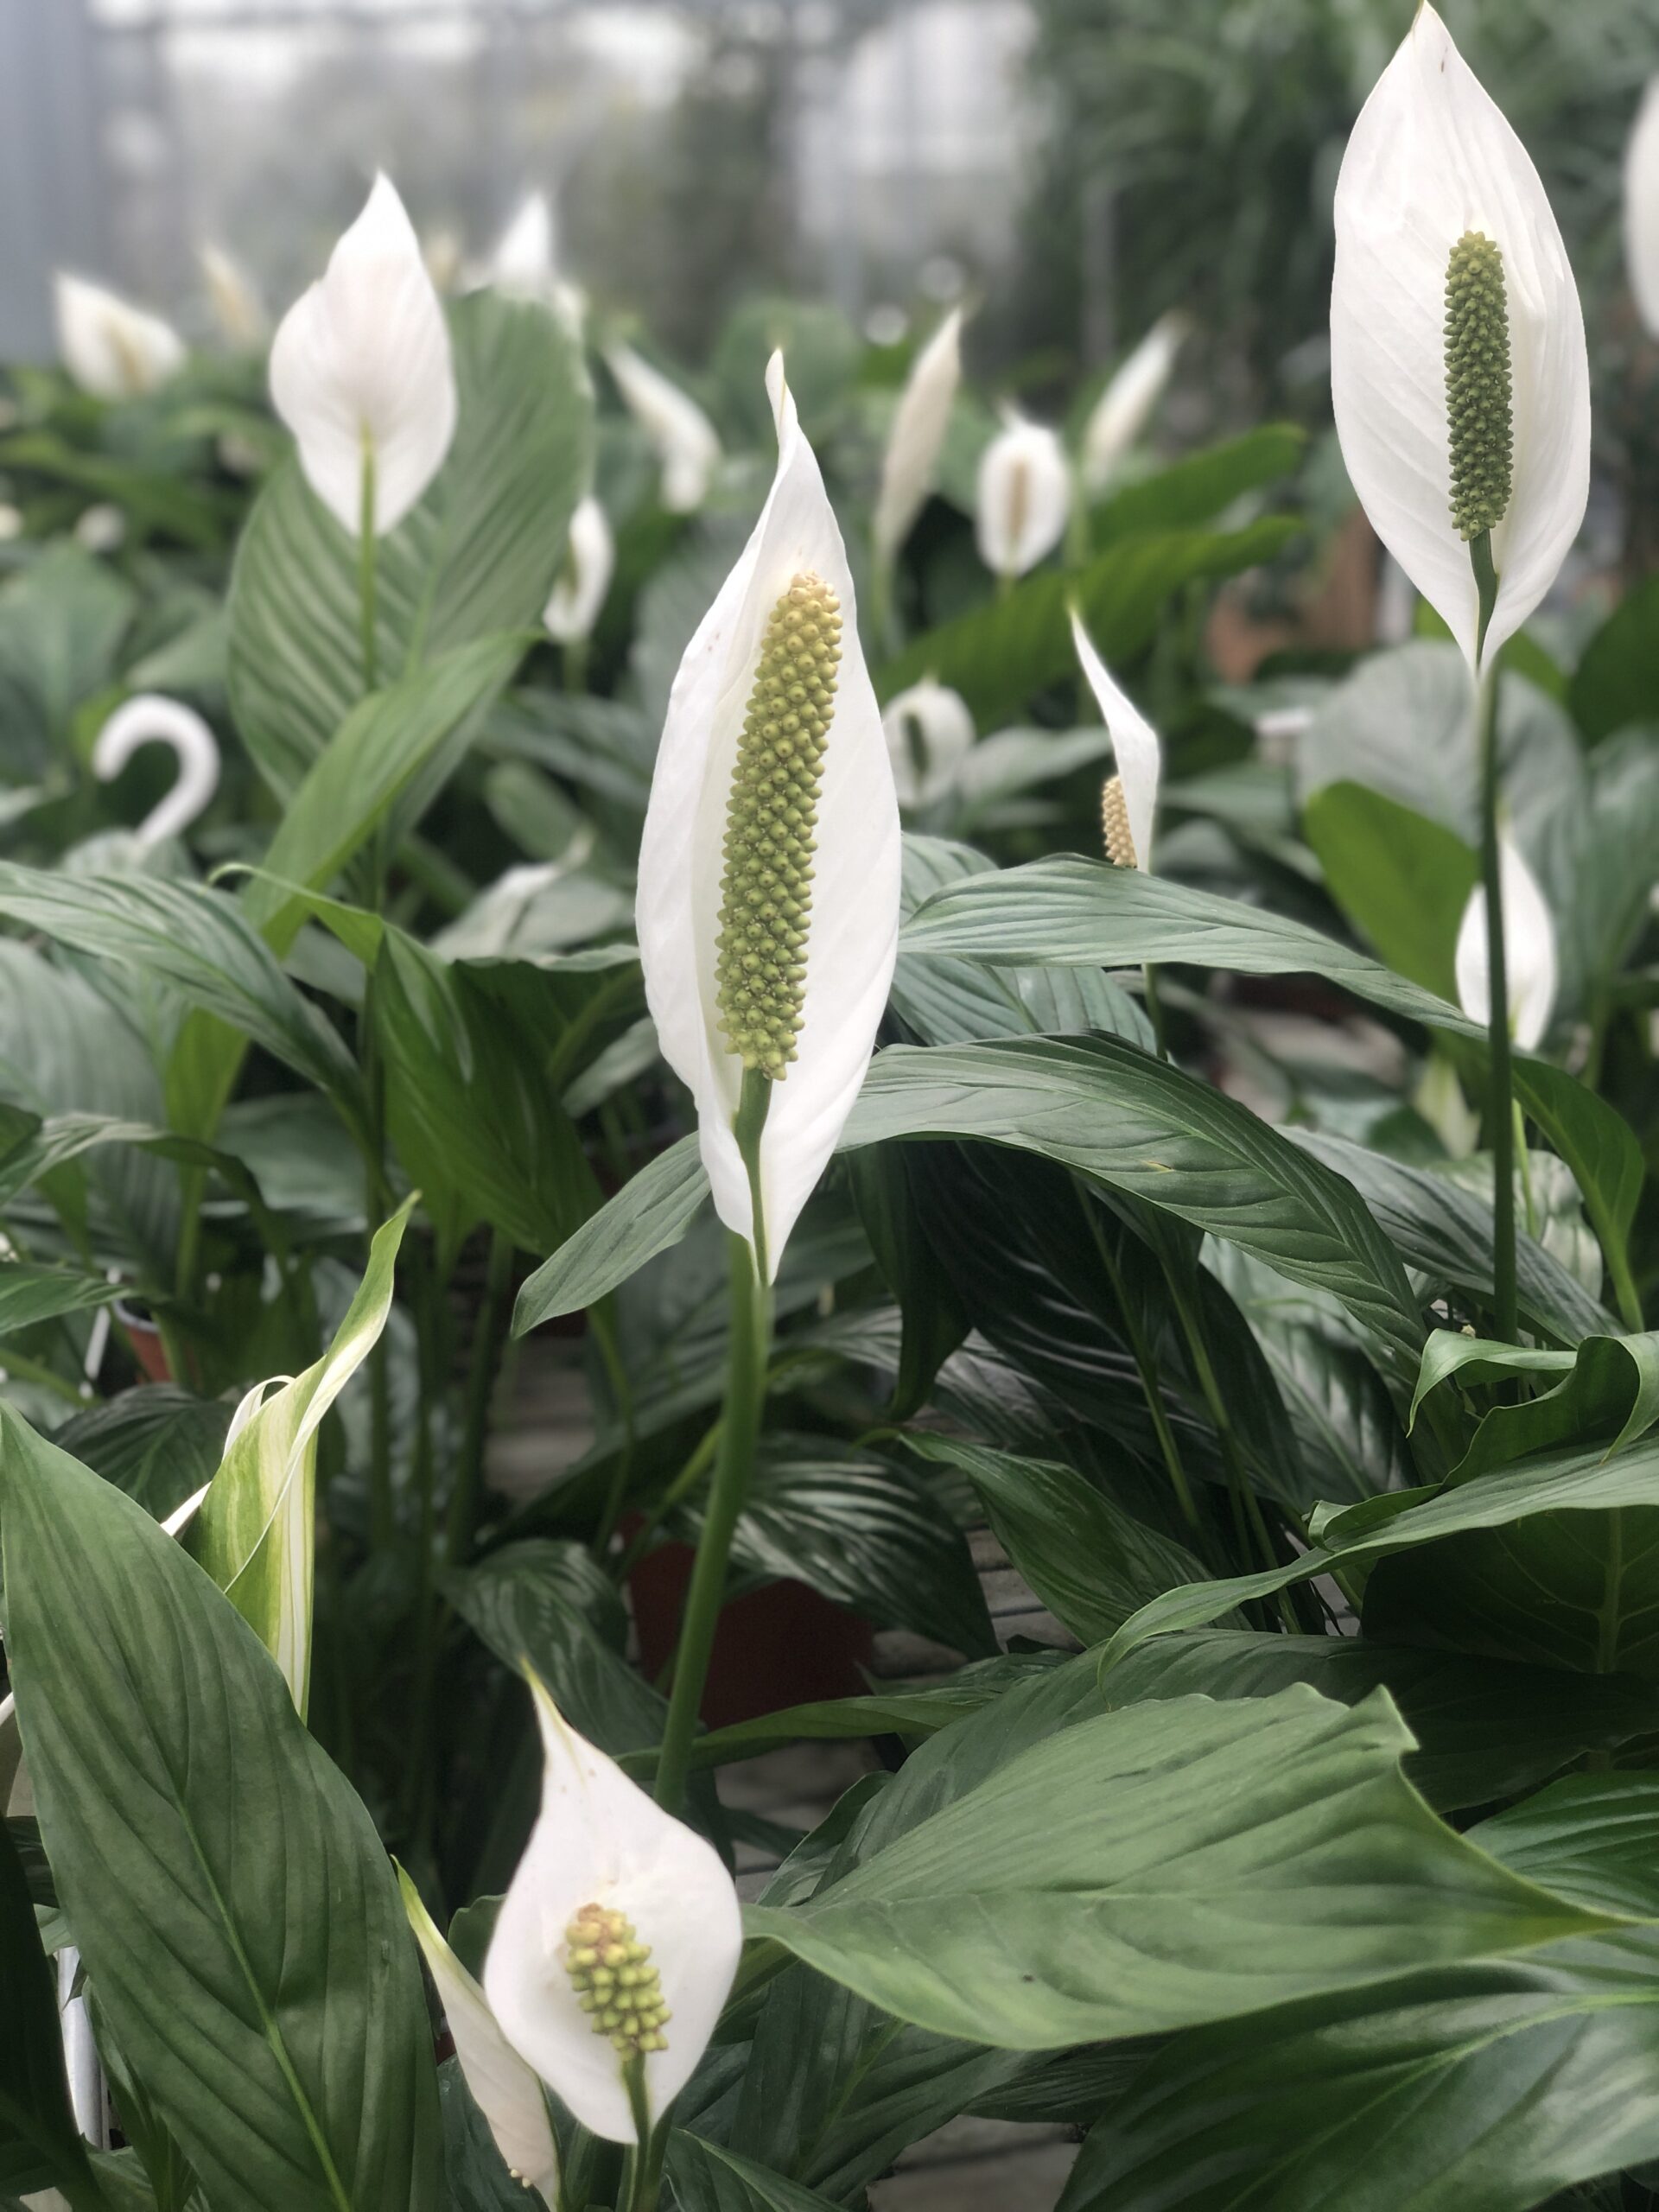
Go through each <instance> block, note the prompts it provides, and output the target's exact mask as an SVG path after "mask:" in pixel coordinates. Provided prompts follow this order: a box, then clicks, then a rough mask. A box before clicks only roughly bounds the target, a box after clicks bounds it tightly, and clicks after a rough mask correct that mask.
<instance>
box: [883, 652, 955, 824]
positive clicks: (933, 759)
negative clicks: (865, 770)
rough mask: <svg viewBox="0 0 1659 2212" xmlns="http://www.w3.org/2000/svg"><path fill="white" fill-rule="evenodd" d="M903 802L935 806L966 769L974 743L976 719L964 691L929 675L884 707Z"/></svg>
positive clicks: (895, 782) (897, 787)
mask: <svg viewBox="0 0 1659 2212" xmlns="http://www.w3.org/2000/svg"><path fill="white" fill-rule="evenodd" d="M881 727H882V728H883V729H884V730H885V731H886V732H887V753H888V756H889V758H890V759H891V760H892V762H893V789H894V791H896V792H897V793H898V796H899V805H900V806H931V805H932V804H934V802H935V801H936V800H938V799H941V798H944V795H945V793H946V792H947V791H950V788H951V787H952V785H954V784H955V782H956V780H957V776H958V775H959V774H960V773H961V772H962V764H963V761H964V760H966V759H967V757H968V753H969V749H970V748H971V747H972V745H973V742H974V718H973V715H971V714H970V713H969V709H968V702H967V701H966V700H965V699H964V698H963V696H962V694H961V692H959V691H953V690H951V689H950V685H949V684H946V683H938V682H936V681H935V679H934V678H933V677H931V676H925V677H923V678H922V680H921V682H920V683H912V685H911V686H910V689H909V690H907V691H900V692H899V693H898V694H897V696H895V697H893V698H891V699H889V700H888V702H887V705H886V706H885V707H884V708H883V709H882V710H881Z"/></svg>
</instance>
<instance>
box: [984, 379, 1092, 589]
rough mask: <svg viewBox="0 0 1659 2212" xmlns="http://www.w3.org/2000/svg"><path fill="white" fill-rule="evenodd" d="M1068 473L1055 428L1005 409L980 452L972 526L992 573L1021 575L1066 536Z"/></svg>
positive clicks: (1068, 508) (1069, 481)
mask: <svg viewBox="0 0 1659 2212" xmlns="http://www.w3.org/2000/svg"><path fill="white" fill-rule="evenodd" d="M1070 513H1071V468H1070V467H1069V466H1068V464H1067V461H1066V458H1065V448H1064V447H1063V446H1062V445H1061V443H1060V442H1059V439H1058V437H1057V436H1056V435H1055V434H1054V432H1053V431H1052V430H1051V429H1046V428H1045V427H1044V425H1043V424H1041V423H1028V422H1027V421H1026V419H1025V417H1024V416H1020V415H1015V414H1014V413H1012V412H1010V413H1009V415H1008V416H1007V421H1006V423H1005V425H1004V427H1003V429H1001V431H999V432H998V434H997V435H996V436H995V437H994V438H993V439H992V440H991V442H990V443H989V445H988V446H987V447H986V448H985V450H984V452H983V454H982V455H981V456H980V462H979V479H978V483H977V485H976V492H975V501H974V529H975V534H976V538H977V541H978V544H979V557H980V559H981V560H982V561H983V562H984V563H985V565H986V567H987V568H988V569H990V570H991V572H992V573H993V575H999V576H1023V575H1026V574H1027V571H1028V570H1030V569H1034V568H1035V567H1036V565H1037V563H1039V561H1040V560H1041V559H1042V558H1043V556H1044V555H1045V554H1047V553H1052V551H1053V550H1054V548H1055V547H1056V546H1057V545H1058V543H1059V542H1060V540H1061V538H1062V537H1064V536H1065V524H1066V518H1067V517H1068V516H1069V515H1070Z"/></svg>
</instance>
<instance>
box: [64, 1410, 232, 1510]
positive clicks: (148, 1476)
mask: <svg viewBox="0 0 1659 2212" xmlns="http://www.w3.org/2000/svg"><path fill="white" fill-rule="evenodd" d="M231 1411H232V1409H231V1408H230V1407H229V1406H228V1405H226V1403H225V1402H224V1400H223V1399H214V1398H199V1397H197V1396H196V1395H195V1393H194V1391H192V1390H186V1389H181V1386H180V1385H179V1384H177V1383H143V1384H141V1385H140V1386H139V1387H138V1388H137V1389H133V1390H123V1391H122V1392H121V1393H120V1394H119V1395H118V1396H116V1397H113V1398H106V1399H105V1400H103V1401H102V1402H100V1403H99V1404H97V1405H92V1406H88V1407H86V1408H85V1409H84V1411H82V1412H80V1413H78V1414H71V1415H70V1417H69V1419H68V1420H67V1421H65V1423H64V1425H63V1427H61V1428H60V1429H54V1432H53V1439H52V1440H53V1442H54V1444H56V1445H57V1446H58V1448H59V1449H60V1451H63V1452H68V1454H69V1456H70V1457H71V1459H79V1462H80V1464H81V1465H82V1466H83V1467H90V1468H91V1469H92V1472H93V1473H94V1474H95V1475H102V1476H103V1478H104V1479H105V1482H106V1483H113V1484H115V1486H116V1488H117V1489H118V1490H123V1491H125V1492H126V1494H127V1496H128V1497H130V1498H133V1499H135V1500H136V1501H137V1503H138V1504H140V1505H142V1506H143V1509H144V1510H145V1512H146V1513H148V1514H149V1516H150V1517H151V1519H152V1520H156V1521H164V1520H165V1519H166V1518H167V1516H168V1514H169V1513H171V1512H172V1511H173V1510H174V1509H175V1506H180V1505H182V1504H183V1503H184V1501H185V1499H186V1498H187V1497H191V1496H193V1495H194V1492H195V1491H199V1490H200V1488H201V1487H202V1485H203V1484H204V1483H208V1482H211V1481H212V1480H213V1474H214V1472H215V1471H216V1469H217V1468H218V1465H219V1461H220V1459H223V1457H224V1456H225V1432H226V1429H227V1428H228V1427H230V1423H231Z"/></svg>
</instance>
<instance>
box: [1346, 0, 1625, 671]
mask: <svg viewBox="0 0 1659 2212" xmlns="http://www.w3.org/2000/svg"><path fill="white" fill-rule="evenodd" d="M1406 12H1407V11H1406V10H1404V9H1403V8H1402V10H1401V13H1402V15H1404V14H1405V13H1406ZM1334 213H1335V231H1336V262H1335V266H1334V269H1333V271H1332V283H1331V401H1332V409H1333V411H1334V413H1335V416H1336V423H1337V435H1338V438H1339V439H1340V441H1341V443H1342V457H1343V460H1344V463H1345V464H1346V466H1347V470H1348V475H1349V478H1350V480H1351V482H1352V484H1353V487H1354V490H1355V491H1356V493H1357V494H1358V496H1359V500H1360V504H1361V505H1362V506H1363V508H1364V510H1365V512H1366V515H1367V516H1368V517H1369V518H1370V524H1371V527H1372V528H1373V530H1375V531H1376V534H1377V536H1378V537H1380V538H1381V539H1382V541H1383V544H1384V545H1385V546H1386V547H1387V548H1388V550H1389V552H1390V553H1391V554H1392V555H1393V556H1394V558H1395V560H1396V561H1397V562H1398V563H1399V564H1400V566H1401V567H1402V569H1404V570H1405V572H1406V575H1408V577H1409V578H1410V580H1411V582H1413V583H1414V585H1415V586H1416V588H1417V589H1418V590H1419V591H1420V592H1421V594H1422V595H1423V597H1424V598H1425V599H1426V600H1427V601H1428V602H1429V604H1430V605H1431V606H1432V607H1433V608H1434V609H1435V610H1436V612H1437V613H1439V614H1440V616H1441V617H1442V619H1443V620H1444V621H1445V623H1446V627H1447V628H1448V629H1449V630H1450V631H1451V632H1452V636H1453V637H1454V638H1455V639H1457V641H1458V644H1459V646H1461V648H1462V650H1463V652H1464V655H1465V658H1466V659H1467V661H1468V663H1469V665H1470V667H1471V669H1474V668H1476V667H1478V666H1479V665H1480V664H1481V663H1482V662H1483V661H1490V660H1491V659H1492V658H1493V657H1494V656H1495V655H1496V654H1497V652H1499V651H1500V650H1501V649H1502V647H1503V644H1504V641H1505V640H1506V639H1510V638H1512V637H1513V636H1514V635H1515V633H1516V631H1517V630H1518V629H1519V628H1520V626H1521V625H1522V623H1523V622H1524V621H1525V620H1526V619H1527V617H1528V616H1529V614H1530V613H1532V611H1533V609H1534V608H1535V607H1537V606H1538V604H1539V602H1540V601H1541V600H1542V598H1543V596H1544V594H1546V592H1548V590H1549V588H1550V587H1551V585H1552V584H1553V583H1554V581H1555V578H1556V575H1557V574H1558V573H1559V571H1560V565H1561V562H1562V560H1563V558H1564V557H1565V556H1566V554H1567V549H1568V548H1569V547H1570V546H1571V544H1572V543H1573V539H1574V537H1576V536H1577V535H1578V531H1579V525H1580V523H1581V522H1582V521H1583V519H1584V509H1585V502H1586V499H1587V498H1588V496H1589V491H1590V363H1589V357H1588V355H1587V353H1586V350H1585V343H1584V318H1583V316H1582V315H1581V314H1580V309H1579V296H1578V291H1577V289H1576V287H1575V286H1574V284H1573V270H1572V266H1571V264H1569V262H1568V260H1567V248H1566V247H1565V245H1563V244H1562V242H1561V233H1560V226H1559V225H1558V224H1557V222H1556V220H1555V218H1554V214H1553V213H1552V212H1551V210H1550V205H1549V200H1548V194H1546V193H1545V190H1544V188H1543V184H1542V181H1541V179H1540V177H1539V175H1538V172H1537V170H1536V169H1535V168H1534V167H1533V164H1532V162H1531V161H1530V160H1529V157H1528V154H1527V149H1526V148H1525V147H1524V146H1523V145H1522V143H1521V142H1520V140H1519V139H1518V138H1517V137H1516V135H1515V132H1514V131H1513V130H1511V129H1510V125H1509V124H1508V123H1507V122H1506V121H1505V119H1504V118H1503V114H1502V113H1501V112H1500V111H1499V110H1498V108H1497V105H1496V104H1495V102H1494V101H1493V100H1492V99H1491V96H1490V95H1489V94H1488V93H1487V92H1485V90H1484V88H1483V86H1481V84H1480V81H1479V79H1478V78H1477V77H1476V76H1475V74H1474V73H1473V71H1472V70H1471V68H1470V67H1469V65H1468V63H1467V62H1466V61H1465V60H1464V58H1463V56H1462V55H1461V54H1459V52H1458V48H1457V44H1456V41H1454V40H1453V38H1452V35H1451V33H1450V32H1449V31H1448V30H1447V29H1446V25H1445V24H1444V23H1443V22H1441V20H1440V16H1438V15H1437V14H1436V13H1435V10H1434V8H1433V0H1421V4H1420V5H1419V6H1418V8H1417V10H1416V14H1415V16H1414V17H1413V19H1412V24H1411V29H1409V31H1408V32H1407V34H1406V36H1405V38H1404V39H1403V40H1402V42H1401V45H1400V48H1399V51H1398V52H1397V53H1396V54H1395V57H1394V59H1393V60H1392V61H1390V62H1389V66H1388V67H1387V68H1386V69H1385V70H1384V71H1383V74H1382V76H1381V77H1380V78H1379V79H1377V82H1376V87H1375V89H1374V90H1373V91H1372V92H1371V95H1370V99H1368V100H1367V101H1366V103H1365V105H1364V108H1363V111H1362V112H1361V114H1360V117H1359V120H1358V121H1357V123H1356V124H1355V125H1354V129H1353V133H1352V136H1351V137H1350V139H1349V141H1348V150H1347V152H1346V153H1345V154H1344V156H1343V162H1342V172H1341V175H1339V176H1338V180H1337V190H1336V204H1335V210H1334ZM1489 536H1490V541H1491V542H1490V543H1489V544H1488V545H1485V546H1481V545H1480V543H1479V541H1480V540H1481V539H1483V538H1485V537H1489ZM1471 546H1474V547H1476V548H1477V551H1476V556H1475V558H1473V559H1471ZM1488 553H1490V555H1491V575H1495V576H1496V579H1497V585H1496V590H1495V591H1493V590H1491V586H1490V582H1484V579H1482V578H1478V575H1477V569H1476V562H1477V560H1478V561H1479V562H1480V563H1481V566H1482V569H1484V568H1485V555H1486V554H1488ZM1483 585H1484V588H1486V589H1487V590H1488V591H1489V593H1490V597H1491V604H1490V607H1486V608H1484V609H1483V605H1482V591H1483ZM1483 624H1484V627H1483Z"/></svg>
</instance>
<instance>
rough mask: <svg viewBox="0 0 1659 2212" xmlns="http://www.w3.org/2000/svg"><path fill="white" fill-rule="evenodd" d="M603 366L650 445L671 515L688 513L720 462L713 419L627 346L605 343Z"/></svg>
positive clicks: (704, 493) (703, 496) (704, 494)
mask: <svg viewBox="0 0 1659 2212" xmlns="http://www.w3.org/2000/svg"><path fill="white" fill-rule="evenodd" d="M605 365H606V367H607V369H609V371H610V372H611V374H612V376H613V378H614V379H615V381H616V388H617V390H618V391H620V393H621V395H622V397H623V399H624V400H625V401H626V404H627V407H628V410H629V411H630V413H631V414H632V416H633V417H634V420H635V421H636V422H637V423H639V427H640V429H642V430H643V431H644V432H645V435H646V437H647V438H649V439H650V441H651V442H652V446H653V447H654V448H655V449H656V453H657V458H658V462H659V463H660V465H661V468H662V502H663V505H664V507H666V508H667V510H668V512H670V514H673V515H689V514H691V513H693V512H695V511H696V509H697V508H698V507H700V506H701V505H702V503H703V501H704V500H705V499H707V498H708V496H709V485H710V484H711V483H712V481H713V480H714V474H715V469H716V468H717V467H719V465H720V438H719V435H718V433H717V432H716V431H715V426H714V424H713V423H711V422H710V421H709V417H708V416H706V415H705V414H704V413H703V411H702V408H701V407H699V406H698V404H697V403H696V400H695V399H693V398H692V397H691V396H690V393H689V392H685V391H681V389H680V387H679V386H678V385H677V384H676V383H674V381H673V380H672V378H669V377H665V376H664V374H663V372H662V371H661V370H660V369H654V368H652V365H651V363H650V362H649V361H647V360H645V359H644V358H643V357H642V356H641V355H640V354H639V353H636V352H635V351H634V349H633V347H632V346H624V345H622V344H620V343H618V344H615V345H612V346H607V347H606V349H605Z"/></svg>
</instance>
